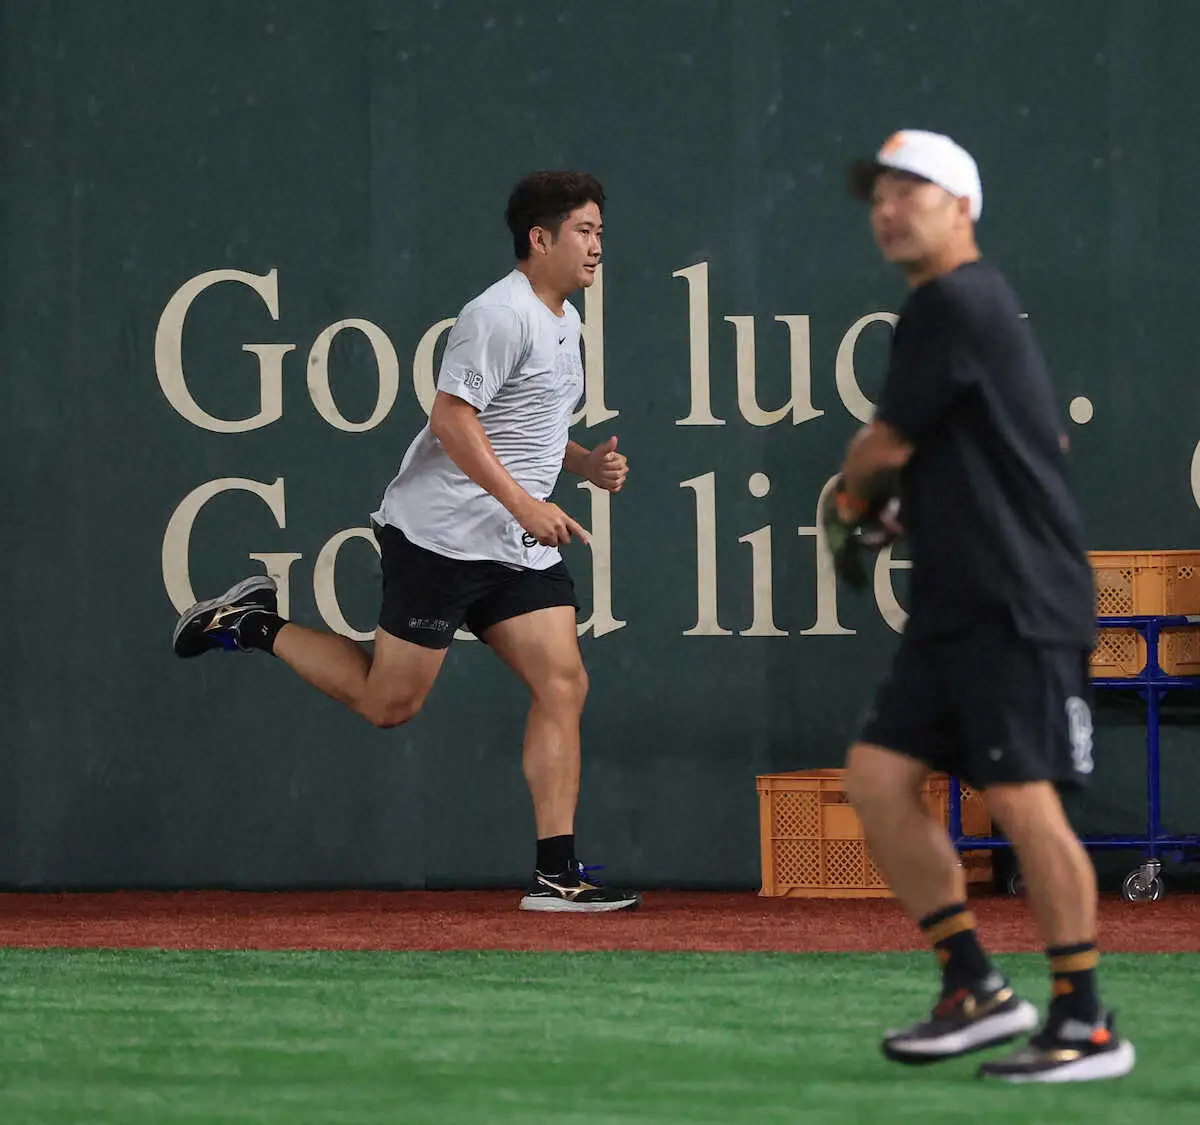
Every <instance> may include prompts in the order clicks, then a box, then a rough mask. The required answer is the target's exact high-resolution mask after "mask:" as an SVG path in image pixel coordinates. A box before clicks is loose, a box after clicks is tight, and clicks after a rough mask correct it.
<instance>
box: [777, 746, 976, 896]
mask: <svg viewBox="0 0 1200 1125" xmlns="http://www.w3.org/2000/svg"><path fill="white" fill-rule="evenodd" d="M844 775H845V770H840V769H831V770H809V771H805V772H799V773H774V774H763V775H762V776H760V777H758V778H756V781H757V783H758V797H759V805H758V807H759V826H760V830H761V841H762V890H761V891H760V892H759V893H760V894H762V895H766V896H769V897H770V896H779V895H787V896H791V897H795V898H890V897H891V891H889V890H888V889H887V885H886V884H885V883H884V881H883V876H882V875H881V874H880V872H879V869H878V868H877V867H876V866H875V862H874V860H872V858H871V855H870V853H869V852H868V851H867V845H866V841H865V840H864V839H863V831H862V823H861V822H860V821H859V819H858V814H857V813H856V812H855V811H854V809H853V808H852V807H851V805H850V803H849V801H848V800H847V798H846V794H845V791H844V790H843V788H842V778H843V776H844ZM949 796H950V779H949V778H948V777H947V776H946V775H945V774H931V775H930V776H929V778H928V779H927V780H926V782H925V804H926V805H927V806H928V808H929V811H930V813H931V814H932V815H933V816H934V817H936V818H937V819H939V820H940V821H941V822H942V823H943V824H948V823H949V807H950V802H949ZM962 818H963V831H964V832H965V833H967V834H968V835H971V836H985V835H988V834H990V832H991V819H990V818H989V817H988V815H987V809H986V807H985V806H984V803H983V795H982V794H981V793H979V792H976V791H975V790H973V789H970V788H968V787H967V786H965V785H964V786H963V787H962ZM961 859H962V863H963V867H964V868H965V870H966V874H967V882H969V883H981V882H990V881H991V879H992V853H991V852H990V851H976V852H964V853H963V854H962V856H961Z"/></svg>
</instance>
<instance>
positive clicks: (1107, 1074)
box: [979, 1040, 1137, 1084]
mask: <svg viewBox="0 0 1200 1125" xmlns="http://www.w3.org/2000/svg"><path fill="white" fill-rule="evenodd" d="M1136 1061H1137V1052H1136V1051H1135V1050H1134V1049H1133V1044H1132V1043H1130V1042H1129V1041H1128V1040H1124V1041H1123V1042H1122V1043H1121V1044H1120V1046H1118V1047H1117V1049H1116V1050H1115V1051H1104V1052H1102V1053H1100V1054H1098V1055H1085V1056H1084V1057H1083V1058H1081V1059H1076V1060H1075V1061H1074V1062H1069V1063H1063V1065H1062V1066H1056V1067H1055V1068H1054V1069H1053V1070H1043V1071H1039V1072H1036V1073H1032V1074H997V1073H995V1072H993V1071H988V1070H985V1069H983V1068H982V1067H981V1068H980V1070H979V1077H980V1078H996V1079H999V1080H1000V1081H1001V1082H1012V1083H1017V1084H1026V1083H1030V1082H1095V1081H1098V1080H1100V1079H1104V1078H1123V1077H1124V1076H1125V1075H1126V1074H1128V1073H1129V1072H1130V1071H1131V1070H1132V1069H1133V1064H1134V1063H1135V1062H1136Z"/></svg>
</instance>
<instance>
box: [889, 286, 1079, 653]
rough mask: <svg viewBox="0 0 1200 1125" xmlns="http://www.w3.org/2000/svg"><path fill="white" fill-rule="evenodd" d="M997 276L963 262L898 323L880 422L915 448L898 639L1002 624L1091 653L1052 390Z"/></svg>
mask: <svg viewBox="0 0 1200 1125" xmlns="http://www.w3.org/2000/svg"><path fill="white" fill-rule="evenodd" d="M1019 313H1020V310H1019V306H1018V304H1017V299H1016V297H1015V295H1014V294H1013V291H1012V289H1010V288H1009V285H1008V283H1007V282H1006V281H1005V280H1004V277H1003V276H1002V275H1001V274H1000V272H999V271H998V270H996V269H994V268H993V267H992V266H990V265H987V264H986V263H984V262H970V263H967V264H966V265H963V266H960V267H959V268H958V269H956V270H953V271H952V272H950V273H948V274H944V275H943V276H941V277H938V278H935V279H934V280H933V281H930V282H927V283H926V284H924V285H922V286H920V287H919V288H918V289H916V290H914V291H913V293H912V294H911V296H910V297H909V299H908V301H907V302H906V303H905V305H904V308H903V309H902V310H901V313H900V320H899V323H898V324H897V325H896V332H895V336H894V337H893V340H892V351H891V357H890V360H889V364H888V372H887V378H886V380H885V383H884V387H883V393H882V395H881V397H880V403H879V409H878V410H877V412H876V418H877V419H878V420H879V421H881V422H886V423H887V424H888V425H890V426H892V427H893V428H894V429H895V430H897V431H898V432H899V433H900V435H901V436H902V437H904V438H905V439H907V440H908V441H910V442H911V443H912V444H913V447H914V452H913V455H912V457H911V458H910V459H909V462H908V464H907V465H905V467H904V471H903V473H902V476H901V513H902V514H901V522H902V523H903V524H904V527H905V532H906V535H907V538H908V541H909V546H910V550H911V552H912V564H913V566H912V584H911V601H912V607H911V616H910V620H909V623H908V626H907V632H908V633H909V635H913V636H918V637H920V636H938V635H943V634H947V633H953V632H957V631H959V630H961V629H963V628H967V627H970V626H972V625H974V624H976V623H979V622H986V621H994V620H1005V621H1008V622H1010V623H1011V625H1012V626H1013V627H1014V628H1015V629H1016V631H1017V632H1018V633H1019V634H1020V635H1022V636H1024V637H1028V638H1029V639H1031V640H1034V641H1039V642H1043V643H1049V644H1071V645H1078V646H1080V647H1083V648H1090V647H1091V645H1092V643H1093V639H1094V632H1095V592H1094V586H1093V578H1092V571H1091V567H1090V566H1089V564H1088V560H1087V555H1086V553H1085V551H1084V547H1083V534H1082V529H1081V524H1080V518H1079V512H1078V509H1077V508H1076V506H1075V502H1074V500H1073V499H1072V497H1071V493H1070V490H1069V488H1068V486H1067V481H1066V477H1065V467H1066V466H1065V456H1064V454H1063V451H1062V449H1061V447H1060V445H1059V435H1060V433H1061V430H1062V427H1061V425H1060V421H1059V410H1058V405H1057V403H1056V401H1055V395H1054V389H1053V387H1052V386H1051V383H1050V377H1049V375H1048V374H1047V372H1046V365H1045V363H1044V361H1043V359H1042V355H1041V352H1040V350H1039V349H1038V346H1037V344H1036V343H1035V341H1034V338H1033V333H1032V332H1031V331H1030V328H1029V325H1028V324H1027V323H1026V322H1025V321H1024V320H1022V319H1021V318H1020V315H1019Z"/></svg>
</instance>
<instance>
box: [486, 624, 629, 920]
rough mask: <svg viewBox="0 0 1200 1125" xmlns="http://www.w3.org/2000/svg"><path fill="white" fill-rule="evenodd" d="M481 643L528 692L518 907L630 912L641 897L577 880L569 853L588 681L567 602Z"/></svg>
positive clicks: (497, 628) (496, 628)
mask: <svg viewBox="0 0 1200 1125" xmlns="http://www.w3.org/2000/svg"><path fill="white" fill-rule="evenodd" d="M484 640H486V641H487V643H488V644H489V645H491V647H492V648H493V649H494V650H495V652H496V654H497V655H498V656H499V657H500V658H501V659H502V660H503V661H504V662H505V663H506V664H508V666H509V667H510V668H512V669H513V671H515V672H516V673H517V675H518V676H520V677H521V679H522V680H524V681H525V683H526V684H527V685H528V687H529V692H530V696H531V700H530V706H529V716H528V718H527V719H526V722H525V743H524V750H523V764H524V768H525V779H526V781H527V782H528V784H529V794H530V796H531V797H532V798H533V812H534V819H535V821H536V823H537V836H538V842H537V862H536V866H537V874H536V875H535V878H534V883H533V885H532V886H531V887H530V890H529V893H528V894H526V895H525V897H524V898H523V899H522V900H521V909H523V910H551V911H580V912H589V913H590V912H608V911H612V910H630V909H635V908H636V907H637V906H638V905H639V904H640V903H641V896H640V895H638V894H637V893H636V892H634V891H620V890H616V889H614V888H611V887H605V886H603V885H601V884H600V883H598V882H596V881H595V880H594V879H593V878H591V877H590V876H588V877H585V874H584V872H583V870H582V869H581V868H580V866H579V861H578V859H577V858H576V856H575V806H576V804H577V802H578V799H579V762H580V750H579V720H580V716H581V715H582V713H583V704H584V700H585V699H586V698H587V689H588V678H587V672H586V670H585V669H584V667H583V658H582V656H581V655H580V652H579V639H578V635H577V634H576V631H575V610H574V608H573V607H572V606H551V607H548V608H546V609H539V610H534V611H533V612H531V613H526V614H522V615H521V616H520V617H512V618H509V619H508V620H506V621H501V622H498V623H497V624H495V625H493V626H492V627H491V628H490V629H488V630H487V631H486V632H485V633H484Z"/></svg>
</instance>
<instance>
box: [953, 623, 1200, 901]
mask: <svg viewBox="0 0 1200 1125" xmlns="http://www.w3.org/2000/svg"><path fill="white" fill-rule="evenodd" d="M1096 624H1097V625H1098V626H1099V627H1101V628H1106V629H1111V628H1118V629H1136V630H1137V631H1138V632H1139V633H1141V634H1142V636H1143V637H1144V638H1145V640H1146V665H1145V667H1144V668H1143V669H1142V670H1141V672H1139V673H1138V674H1137V675H1136V676H1132V677H1128V678H1117V677H1114V676H1097V677H1094V678H1093V679H1092V687H1093V688H1095V689H1096V690H1099V691H1104V690H1110V689H1111V690H1116V689H1120V690H1123V691H1135V692H1137V694H1138V695H1139V696H1141V698H1142V699H1143V700H1144V701H1145V704H1146V798H1147V816H1146V832H1145V835H1142V836H1120V835H1117V836H1084V837H1083V842H1084V844H1085V845H1086V846H1087V847H1089V848H1109V849H1125V850H1130V851H1133V850H1136V851H1140V852H1142V855H1143V861H1142V863H1141V864H1139V865H1138V866H1137V867H1135V868H1134V869H1133V870H1132V871H1131V872H1130V873H1129V874H1128V875H1127V876H1126V877H1125V882H1124V884H1123V886H1122V890H1123V892H1124V895H1125V897H1126V898H1127V899H1128V900H1129V901H1130V902H1153V901H1155V900H1157V899H1159V898H1161V897H1162V894H1163V889H1164V887H1163V880H1162V861H1163V858H1164V857H1165V858H1169V859H1177V860H1180V861H1182V862H1191V861H1195V860H1197V859H1200V835H1190V836H1187V835H1184V836H1181V835H1172V834H1170V833H1168V832H1164V831H1163V826H1162V819H1161V812H1162V806H1161V800H1160V789H1159V745H1158V722H1159V707H1160V704H1161V702H1162V699H1163V696H1165V695H1166V694H1167V693H1168V692H1172V691H1200V676H1171V675H1168V674H1167V673H1166V672H1164V671H1163V670H1162V668H1161V667H1160V665H1159V663H1158V639H1159V634H1160V633H1161V632H1162V630H1163V629H1175V628H1187V627H1189V626H1191V627H1195V626H1200V615H1197V616H1182V615H1160V616H1142V615H1138V616H1134V617H1098V618H1097V619H1096ZM959 792H960V791H959V783H958V779H957V778H951V779H950V809H949V813H950V825H949V829H950V838H951V840H952V841H953V842H954V845H955V847H956V848H958V850H959V851H969V850H972V849H976V848H1007V847H1009V846H1010V844H1009V842H1008V841H1007V840H1005V839H1003V838H1001V837H998V836H964V835H963V831H962V804H961V801H960V799H959ZM1008 889H1009V891H1011V892H1012V893H1014V894H1015V893H1017V892H1018V891H1019V890H1020V877H1019V875H1016V874H1014V875H1012V876H1010V878H1009V886H1008Z"/></svg>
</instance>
